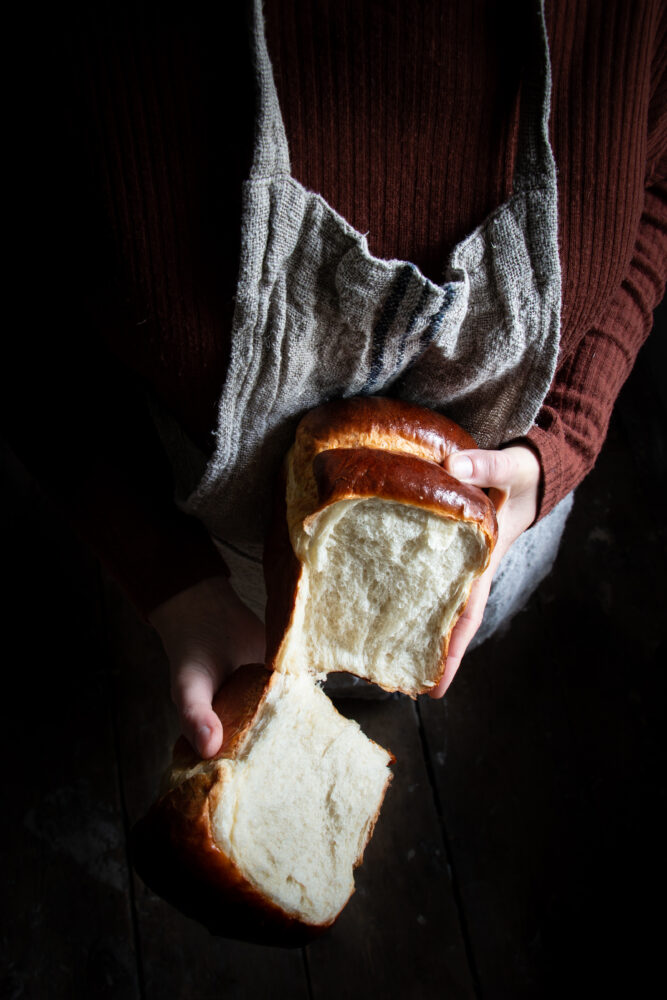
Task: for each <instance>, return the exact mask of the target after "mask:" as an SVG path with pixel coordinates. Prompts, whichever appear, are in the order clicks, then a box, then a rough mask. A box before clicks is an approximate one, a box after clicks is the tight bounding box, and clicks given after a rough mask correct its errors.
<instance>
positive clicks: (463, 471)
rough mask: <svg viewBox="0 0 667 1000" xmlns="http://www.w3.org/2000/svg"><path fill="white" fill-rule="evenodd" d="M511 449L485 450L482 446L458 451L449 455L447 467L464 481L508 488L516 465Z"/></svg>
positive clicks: (484, 485) (450, 472)
mask: <svg viewBox="0 0 667 1000" xmlns="http://www.w3.org/2000/svg"><path fill="white" fill-rule="evenodd" d="M511 451H512V449H507V450H504V451H484V450H483V449H481V448H479V449H474V450H471V451H456V452H454V453H453V454H452V455H449V456H448V458H447V461H446V463H445V468H446V470H447V472H449V474H450V475H452V476H455V477H456V478H457V479H459V480H460V481H461V482H462V483H471V484H472V485H473V486H481V487H489V486H495V487H496V488H497V489H500V490H507V489H508V488H509V487H510V485H511V480H512V478H513V474H514V466H515V463H514V461H513V455H512V454H511Z"/></svg>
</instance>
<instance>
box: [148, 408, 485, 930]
mask: <svg viewBox="0 0 667 1000" xmlns="http://www.w3.org/2000/svg"><path fill="white" fill-rule="evenodd" d="M474 446H475V443H474V441H473V440H472V439H471V438H470V437H469V436H468V435H466V434H465V432H464V431H462V430H461V429H460V428H459V427H457V426H456V425H455V424H453V423H452V422H451V421H449V420H447V419H446V418H444V417H441V416H439V415H438V414H435V413H431V412H429V411H426V410H423V409H421V408H420V407H416V406H412V405H410V404H408V403H402V402H399V401H396V400H388V399H379V398H365V399H350V400H345V401H340V402H337V403H331V404H327V405H325V406H322V407H319V408H318V409H317V410H314V411H312V412H311V413H310V414H308V415H307V416H306V417H305V418H304V419H303V420H302V421H301V423H300V425H299V427H298V430H297V434H296V441H295V444H294V446H293V448H292V449H291V451H290V453H289V455H288V457H287V460H286V465H285V470H284V477H283V486H282V488H281V489H280V490H279V492H278V499H277V504H276V515H275V518H274V526H273V529H272V531H271V534H270V538H269V541H268V543H267V546H266V553H265V574H266V580H267V591H268V604H267V639H268V650H267V652H268V659H267V664H268V667H269V668H270V669H266V668H265V667H263V666H246V667H241V668H240V669H239V670H237V671H236V672H235V673H234V674H233V675H232V677H231V678H230V679H229V680H228V681H227V683H226V684H225V685H224V687H223V688H222V689H221V690H220V692H219V694H218V696H217V698H216V701H215V704H214V709H215V711H216V712H217V713H218V714H219V716H220V719H221V721H222V724H223V731H224V743H223V745H222V748H221V750H220V752H219V753H218V754H217V756H216V757H215V758H214V759H213V760H205V761H204V760H201V759H200V758H199V757H198V756H197V755H196V754H195V753H194V751H193V750H192V749H191V747H190V745H189V744H188V743H187V742H186V740H185V739H184V738H182V737H181V739H180V740H179V741H178V743H177V744H176V747H175V750H174V756H173V761H172V765H171V767H170V769H169V771H168V773H167V775H166V776H165V779H164V783H163V789H162V793H161V795H160V797H159V799H158V801H157V802H156V803H155V805H154V806H153V807H152V808H151V810H150V812H149V813H148V815H147V816H146V817H145V819H143V820H142V821H141V822H140V823H139V824H138V825H137V826H136V827H135V829H134V831H133V837H132V848H133V856H134V862H135V867H136V868H137V870H138V872H139V874H140V875H141V876H142V877H143V878H144V881H146V882H147V884H148V885H149V886H150V887H151V888H153V889H154V890H155V891H156V892H157V893H159V894H160V895H162V896H164V897H165V898H166V899H168V900H170V901H171V902H172V903H174V904H175V905H176V906H177V907H179V909H181V910H182V911H184V912H185V913H187V914H188V915H190V916H192V917H195V918H196V919H197V920H199V921H200V922H202V923H204V924H205V925H206V926H207V927H208V928H209V929H210V930H211V931H212V932H214V933H217V934H222V935H225V936H229V937H238V938H244V939H247V940H252V941H265V942H269V943H271V944H301V943H303V942H304V941H306V940H308V939H310V938H311V937H313V936H314V935H316V934H317V933H319V932H320V931H321V930H323V929H324V928H326V927H328V926H330V924H331V923H332V922H333V921H334V920H335V919H336V916H337V915H338V914H339V913H340V911H341V910H342V908H343V907H344V906H345V904H346V902H347V900H348V899H349V897H350V895H351V893H352V892H353V890H354V878H353V871H354V868H355V866H356V865H358V864H359V863H360V861H361V858H362V855H363V852H364V848H365V846H366V844H367V842H368V839H369V837H370V836H371V833H372V830H373V826H374V824H375V821H376V819H377V816H378V813H379V810H380V806H381V804H382V800H383V798H384V794H385V791H386V789H387V786H388V784H389V780H390V771H389V765H390V763H391V761H392V759H393V758H392V756H391V753H390V752H389V751H387V750H384V749H383V748H382V747H379V746H378V745H377V744H375V743H373V742H372V741H371V740H369V739H367V737H366V736H364V734H363V733H362V732H361V730H360V729H359V726H358V725H357V724H356V723H355V722H352V721H350V720H348V719H345V718H344V717H343V716H341V715H339V713H338V712H337V711H336V709H335V708H334V706H333V704H332V703H331V701H330V700H329V699H328V698H327V696H326V695H325V694H324V692H323V691H322V690H321V689H320V687H319V685H318V683H317V681H318V680H319V679H321V678H323V677H324V676H326V674H328V673H330V672H334V671H341V670H344V671H349V672H351V673H354V674H356V675H357V676H359V677H363V678H366V679H368V680H370V681H373V682H374V683H375V684H379V685H380V686H381V687H383V688H385V689H387V690H390V691H402V692H405V693H407V694H409V695H412V696H413V697H414V696H415V695H417V694H419V693H420V692H423V691H427V690H429V689H430V688H431V687H433V686H434V685H435V684H437V683H438V681H439V679H440V677H441V676H442V672H443V669H444V663H445V659H446V655H447V647H448V644H449V637H450V635H451V631H452V628H453V627H454V624H455V622H456V619H457V618H458V616H459V615H460V614H461V611H462V610H463V607H464V606H465V602H466V600H467V598H468V595H469V593H470V587H471V584H472V581H473V580H474V579H475V577H477V576H479V574H480V573H482V572H483V570H484V568H485V567H486V565H487V564H488V560H489V556H490V553H491V550H492V548H493V545H494V543H495V538H496V533H497V526H496V519H495V512H494V508H493V505H492V503H491V502H490V500H489V499H488V497H487V496H486V495H485V494H484V493H482V492H481V491H480V490H477V489H475V488H474V487H469V486H464V485H462V484H461V483H459V482H457V481H456V480H455V479H452V477H451V476H449V475H448V474H447V473H446V472H445V471H444V469H443V467H442V466H443V463H444V461H445V459H446V458H447V456H448V455H449V454H450V453H451V452H452V451H455V450H457V449H459V448H462V447H463V448H470V447H474Z"/></svg>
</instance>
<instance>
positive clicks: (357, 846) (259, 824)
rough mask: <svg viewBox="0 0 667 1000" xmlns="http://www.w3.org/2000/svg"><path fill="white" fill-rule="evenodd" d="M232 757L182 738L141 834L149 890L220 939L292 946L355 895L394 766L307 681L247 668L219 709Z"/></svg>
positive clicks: (223, 694) (226, 690)
mask: <svg viewBox="0 0 667 1000" xmlns="http://www.w3.org/2000/svg"><path fill="white" fill-rule="evenodd" d="M214 708H215V710H216V711H217V712H218V714H219V715H220V718H221V720H222V724H223V730H224V743H223V746H222V748H221V750H220V752H219V754H218V755H217V756H216V757H215V758H214V759H212V760H201V759H200V758H199V757H198V756H197V755H196V754H195V753H194V751H193V750H192V749H191V748H190V745H189V744H188V743H187V741H186V740H185V739H184V738H183V737H181V739H180V740H179V741H178V743H177V744H176V747H175V750H174V758H173V762H172V765H171V768H170V769H169V771H168V772H167V775H166V776H165V779H164V786H163V791H162V794H161V796H160V798H159V799H158V801H157V802H156V803H155V805H154V806H153V807H152V808H151V810H150V812H149V813H148V815H147V816H146V817H145V818H144V819H143V820H142V821H141V822H140V823H139V824H137V826H136V827H135V828H134V831H133V837H132V847H133V860H134V864H135V867H136V868H137V871H138V872H139V874H140V875H141V876H142V878H143V879H144V881H145V882H146V883H147V884H148V885H149V886H150V887H151V888H152V889H154V891H156V892H157V893H158V894H160V895H162V896H164V897H165V898H166V899H168V900H169V901H170V902H172V903H173V904H174V905H176V906H177V907H178V908H179V909H181V910H182V911H183V912H185V913H186V914H188V915H189V916H192V917H194V918H195V919H197V920H199V921H200V922H202V923H204V924H205V925H206V926H207V927H208V928H209V929H210V930H211V931H212V932H213V933H217V934H223V935H225V936H227V937H237V938H242V939H245V940H253V941H260V942H268V943H272V944H286V945H297V944H301V943H303V942H304V941H306V940H308V939H310V938H311V937H313V936H315V935H316V934H317V933H319V932H320V931H322V930H323V929H325V928H326V927H328V926H329V925H330V924H332V923H333V921H334V920H335V918H336V917H337V915H338V914H339V913H340V911H341V910H342V908H343V907H344V906H345V904H346V902H347V901H348V899H349V897H350V895H351V894H352V892H353V891H354V877H353V871H354V868H355V867H356V866H357V865H358V864H360V862H361V859H362V856H363V853H364V848H365V846H366V844H367V843H368V840H369V838H370V836H371V833H372V830H373V826H374V824H375V821H376V818H377V816H378V813H379V810H380V806H381V803H382V800H383V798H384V794H385V791H386V789H387V786H388V784H389V781H390V777H391V772H390V771H389V764H390V763H391V762H392V760H393V758H392V755H391V754H390V753H389V752H388V751H386V750H384V749H383V748H382V747H380V746H378V745H377V744H376V743H373V741H372V740H369V739H368V738H367V737H366V736H365V735H364V734H363V733H362V732H361V730H360V728H359V726H358V725H357V723H356V722H353V721H351V720H348V719H346V718H344V717H343V716H341V715H340V714H339V713H338V712H337V711H336V709H335V708H334V706H333V704H332V703H331V702H330V701H329V699H328V698H327V697H326V695H325V694H324V693H323V692H322V691H321V690H320V688H319V687H318V685H317V684H315V683H314V681H313V679H312V678H311V677H310V676H307V675H296V676H291V675H285V674H278V673H271V672H269V671H268V670H266V669H265V668H264V667H262V666H257V665H251V666H245V667H240V668H239V669H238V670H237V671H236V672H235V673H234V674H233V675H232V676H231V677H230V679H229V680H228V681H227V683H226V684H225V685H224V686H223V687H222V689H221V690H220V692H219V694H218V696H217V698H216V701H215V704H214Z"/></svg>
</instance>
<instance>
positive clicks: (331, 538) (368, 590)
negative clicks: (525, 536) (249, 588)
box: [265, 397, 497, 697]
mask: <svg viewBox="0 0 667 1000" xmlns="http://www.w3.org/2000/svg"><path fill="white" fill-rule="evenodd" d="M474 447H475V442H474V440H473V439H472V438H471V437H470V436H469V435H468V434H466V433H465V431H463V430H462V429H461V428H460V427H458V426H457V425H456V424H454V423H453V422H452V421H451V420H448V419H447V418H446V417H443V416H441V415H440V414H437V413H433V412H431V411H429V410H424V409H423V408H422V407H419V406H415V405H413V404H410V403H405V402H402V401H400V400H394V399H385V398H379V397H364V398H353V399H348V400H340V401H336V402H333V403H328V404H325V405H324V406H321V407H319V408H318V409H316V410H313V411H311V412H310V413H309V414H308V415H307V416H306V417H304V419H303V420H302V421H301V423H300V424H299V427H298V429H297V433H296V441H295V443H294V446H293V448H292V449H291V451H290V453H289V455H288V457H287V462H286V469H285V477H284V479H285V493H284V498H283V497H282V496H281V498H280V502H279V504H278V506H277V510H276V515H275V518H274V527H273V531H272V538H271V543H270V544H269V545H267V548H266V558H265V575H266V578H267V589H268V595H269V597H268V605H267V635H268V654H269V659H268V663H269V664H270V665H271V666H272V667H273V669H275V670H277V671H280V672H285V673H294V674H297V673H300V672H302V671H307V672H311V673H314V674H316V675H318V676H323V675H326V674H328V673H331V672H335V671H341V670H342V671H347V672H349V673H352V674H355V675H356V676H358V677H363V678H365V679H366V680H370V681H372V682H374V683H375V684H377V685H379V686H380V687H382V688H384V689H386V690H388V691H401V692H403V693H405V694H408V695H411V696H413V697H414V696H416V695H418V694H420V693H423V692H425V691H428V690H429V689H430V688H433V687H434V686H435V685H437V683H438V681H439V680H440V679H441V677H442V674H443V672H444V668H445V660H446V658H447V650H448V647H449V639H450V636H451V632H452V629H453V628H454V625H455V624H456V621H457V619H458V617H459V616H460V614H461V613H462V611H463V609H464V607H465V604H466V601H467V600H468V597H469V594H470V588H471V585H472V582H473V580H474V579H475V578H476V577H478V576H479V575H480V574H481V573H482V572H483V571H484V569H485V568H486V566H487V565H488V562H489V558H490V555H491V552H492V550H493V546H494V544H495V541H496V536H497V522H496V516H495V508H494V506H493V504H492V502H491V500H490V499H489V498H488V497H487V496H486V494H485V493H483V492H482V491H481V490H479V489H477V488H476V487H474V486H468V485H465V484H463V483H460V482H459V481H458V480H456V479H454V478H452V477H451V476H450V475H448V473H447V472H445V470H444V468H443V464H444V462H445V460H446V458H447V456H448V455H450V454H451V453H452V452H454V451H457V450H459V449H461V448H474Z"/></svg>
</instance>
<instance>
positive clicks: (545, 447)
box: [526, 424, 564, 523]
mask: <svg viewBox="0 0 667 1000" xmlns="http://www.w3.org/2000/svg"><path fill="white" fill-rule="evenodd" d="M526 439H527V441H528V442H529V443H530V444H531V445H532V447H533V448H534V449H535V451H536V452H537V456H538V458H539V460H540V465H541V466H542V476H541V478H540V486H539V490H538V497H537V514H536V516H535V522H534V523H537V521H540V520H541V519H542V518H543V517H546V515H547V514H549V513H550V512H551V511H552V510H553V509H554V507H555V506H556V504H557V503H559V502H560V501H561V500H562V499H563V496H564V494H563V490H562V484H563V463H562V447H563V445H562V442H560V441H559V440H558V435H557V434H554V433H553V431H552V430H550V428H549V427H548V426H538V425H537V424H534V425H533V426H532V427H531V428H530V430H529V431H528V433H527V434H526Z"/></svg>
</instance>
